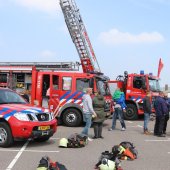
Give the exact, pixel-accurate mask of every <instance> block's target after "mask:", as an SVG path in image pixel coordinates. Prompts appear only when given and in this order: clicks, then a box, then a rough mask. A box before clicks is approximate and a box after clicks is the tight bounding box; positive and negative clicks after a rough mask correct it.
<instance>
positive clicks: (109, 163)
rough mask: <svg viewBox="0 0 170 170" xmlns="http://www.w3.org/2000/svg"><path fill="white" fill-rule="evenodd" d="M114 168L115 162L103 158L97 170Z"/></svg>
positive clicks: (111, 169) (112, 169) (113, 169)
mask: <svg viewBox="0 0 170 170" xmlns="http://www.w3.org/2000/svg"><path fill="white" fill-rule="evenodd" d="M115 169H116V166H115V162H113V161H111V160H109V159H106V158H104V159H103V160H102V163H101V164H100V165H99V170H115Z"/></svg>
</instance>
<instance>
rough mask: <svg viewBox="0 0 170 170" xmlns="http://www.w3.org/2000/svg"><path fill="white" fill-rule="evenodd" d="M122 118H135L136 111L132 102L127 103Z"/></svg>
mask: <svg viewBox="0 0 170 170" xmlns="http://www.w3.org/2000/svg"><path fill="white" fill-rule="evenodd" d="M124 118H125V119H126V120H137V119H138V111H137V107H136V106H135V105H134V104H127V109H126V112H125V113H124Z"/></svg>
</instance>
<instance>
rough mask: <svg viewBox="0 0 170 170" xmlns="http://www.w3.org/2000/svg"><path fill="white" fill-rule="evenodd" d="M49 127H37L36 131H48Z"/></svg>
mask: <svg viewBox="0 0 170 170" xmlns="http://www.w3.org/2000/svg"><path fill="white" fill-rule="evenodd" d="M49 129H50V126H39V127H38V130H49Z"/></svg>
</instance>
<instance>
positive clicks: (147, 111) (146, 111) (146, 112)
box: [143, 92, 152, 135]
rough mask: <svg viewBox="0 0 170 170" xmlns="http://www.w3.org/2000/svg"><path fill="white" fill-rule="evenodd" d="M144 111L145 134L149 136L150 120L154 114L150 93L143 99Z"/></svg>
mask: <svg viewBox="0 0 170 170" xmlns="http://www.w3.org/2000/svg"><path fill="white" fill-rule="evenodd" d="M143 110H144V134H145V135H149V134H150V133H149V131H148V123H149V119H150V114H151V112H152V109H151V101H150V92H147V94H146V97H145V98H144V99H143Z"/></svg>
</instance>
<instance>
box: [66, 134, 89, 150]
mask: <svg viewBox="0 0 170 170" xmlns="http://www.w3.org/2000/svg"><path fill="white" fill-rule="evenodd" d="M87 143H88V140H87V136H86V135H83V134H77V133H75V134H72V135H70V136H69V137H68V147H69V148H81V147H84V146H86V145H87Z"/></svg>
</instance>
